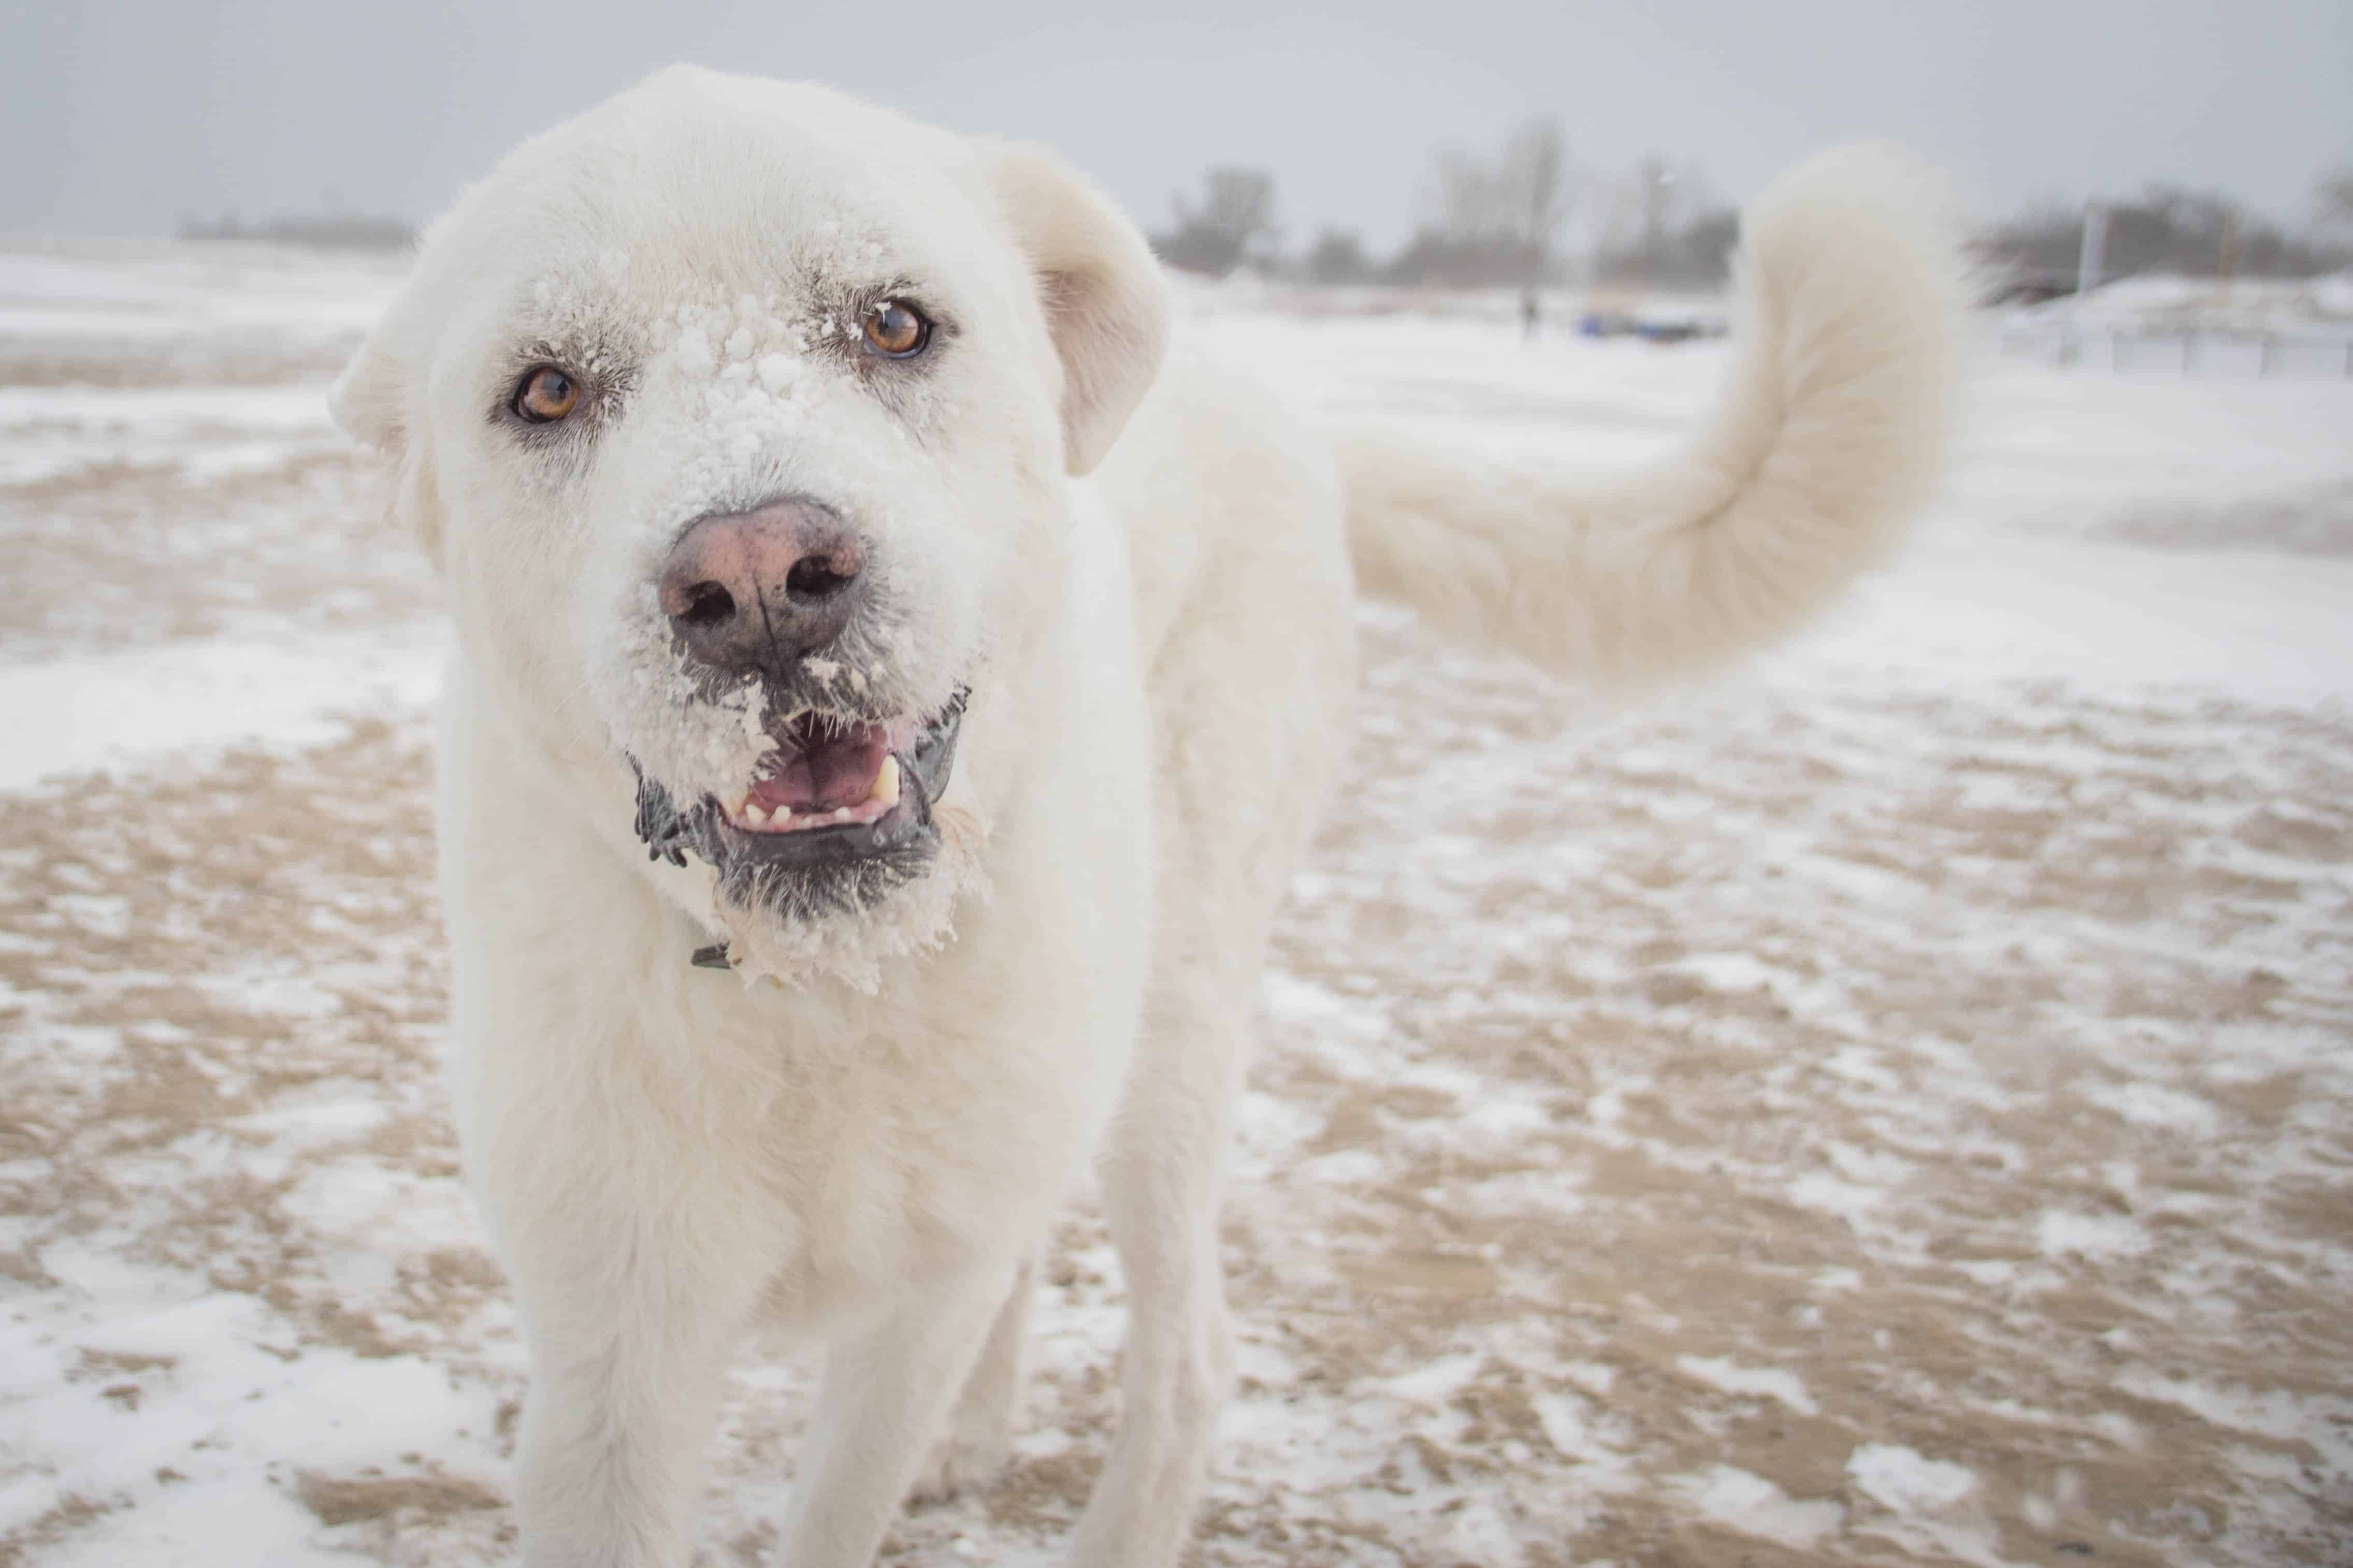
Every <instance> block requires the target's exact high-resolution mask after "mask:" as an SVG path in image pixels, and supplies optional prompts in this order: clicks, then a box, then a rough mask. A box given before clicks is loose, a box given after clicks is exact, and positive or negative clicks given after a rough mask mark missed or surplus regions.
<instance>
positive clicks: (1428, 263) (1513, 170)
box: [1388, 120, 1570, 288]
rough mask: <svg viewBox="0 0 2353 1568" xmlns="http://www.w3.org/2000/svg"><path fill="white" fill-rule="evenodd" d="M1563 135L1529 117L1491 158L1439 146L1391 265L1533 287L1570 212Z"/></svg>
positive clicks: (1546, 270)
mask: <svg viewBox="0 0 2353 1568" xmlns="http://www.w3.org/2000/svg"><path fill="white" fill-rule="evenodd" d="M1569 201H1570V193H1569V185H1568V139H1567V136H1566V135H1565V134H1564V133H1563V132H1562V131H1561V128H1560V125H1559V122H1558V121H1551V120H1532V121H1527V122H1525V124H1523V125H1521V126H1520V127H1519V128H1518V129H1517V130H1515V131H1514V132H1512V133H1511V135H1510V136H1509V137H1508V138H1506V139H1505V141H1504V145H1503V147H1502V149H1501V150H1500V151H1499V152H1498V153H1495V154H1494V155H1493V156H1492V157H1490V156H1483V155H1481V154H1479V153H1465V152H1462V151H1461V150H1459V149H1452V148H1448V149H1441V150H1440V152H1439V153H1437V154H1436V155H1435V156H1434V157H1433V158H1432V160H1431V165H1430V185H1429V187H1428V190H1427V194H1426V195H1425V196H1424V200H1423V205H1424V207H1425V209H1426V211H1427V213H1428V216H1426V217H1425V218H1424V219H1423V221H1422V224H1421V226H1420V227H1419V228H1418V229H1417V230H1416V231H1415V233H1414V237H1413V238H1412V239H1411V240H1410V241H1409V242H1408V244H1407V246H1406V248H1405V250H1404V251H1403V253H1401V254H1400V255H1399V256H1398V258H1397V259H1396V260H1395V261H1393V262H1391V263H1390V265H1389V268H1388V270H1389V273H1390V276H1391V277H1392V278H1393V279H1395V280H1397V281H1398V282H1401V283H1451V284H1458V285H1471V286H1488V287H1493V286H1494V285H1498V284H1511V285H1515V286H1519V287H1524V288H1525V287H1531V286H1533V285H1535V284H1536V283H1539V282H1542V281H1544V280H1546V279H1547V278H1548V277H1550V276H1551V274H1552V272H1553V269H1554V257H1553V244H1554V241H1555V239H1556V237H1557V236H1558V234H1559V232H1560V226H1561V224H1562V223H1563V222H1564V221H1566V220H1567V216H1568V212H1569Z"/></svg>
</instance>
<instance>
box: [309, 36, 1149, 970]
mask: <svg viewBox="0 0 2353 1568" xmlns="http://www.w3.org/2000/svg"><path fill="white" fill-rule="evenodd" d="M1165 313H1166V312H1165V303H1164V300H1163V295H1162V285H1161V283H1160V279H1159V276H1158V273H1157V270H1156V268H1155V267H1154V266H1153V264H1152V262H1151V260H1150V257H1149V254H1148V252H1147V251H1145V248H1144V246H1143V243H1142V240H1141V239H1140V237H1138V236H1137V235H1136V234H1135V231H1134V228H1133V227H1132V226H1130V225H1128V224H1127V223H1126V221H1125V220H1124V219H1123V218H1121V217H1119V216H1117V215H1116V214H1115V213H1114V212H1113V211H1112V210H1111V209H1110V208H1109V207H1108V206H1107V205H1105V204H1104V203H1103V202H1102V200H1101V199H1100V198H1099V197H1097V196H1095V195H1093V194H1092V192H1090V191H1089V190H1088V189H1087V188H1086V187H1085V186H1084V185H1083V184H1081V183H1080V182H1078V181H1077V180H1076V179H1075V178H1074V177H1073V176H1071V174H1068V173H1067V172H1066V171H1064V170H1063V169H1061V168H1060V166H1059V165H1058V164H1056V163H1053V162H1052V161H1051V160H1050V159H1048V158H1046V157H1045V156H1043V155H1042V154H1039V153H1034V152H1029V151H1027V150H1023V149H1019V148H1013V147H1008V146H1004V145H1001V144H997V143H989V142H974V141H970V140H967V139H964V138H959V137H954V136H950V135H947V134H945V133H943V132H934V131H930V130H926V129H924V128H922V127H919V126H915V125H913V124H910V123H908V122H907V121H903V120H901V119H899V118H898V117H896V116H893V115H891V114H888V113H886V112H883V111H881V110H874V109H871V108H870V107H867V106H865V105H862V104H859V103H856V102H854V101H852V100H848V99H845V98H842V97H840V96H839V95H837V94H834V93H831V92H828V91H826V90H824V89H816V88H809V87H803V86H788V85H785V84H779V83H772V82H763V81H756V80H752V79H744V78H734V77H726V76H720V75H715V74H713V73H710V72H704V71H696V70H690V69H683V68H681V69H673V70H670V71H665V72H663V73H661V74H660V75H659V76H657V77H655V78H653V79H650V80H649V81H648V82H646V83H645V84H643V85H641V86H639V87H638V88H637V89H633V90H631V91H629V92H628V93H625V94H622V95H621V96H620V97H618V98H617V99H614V100H610V101H609V102H607V103H606V104H604V105H602V106H600V107H599V108H597V109H596V110H591V111H589V112H588V113H587V114H586V115H583V116H581V117H580V118H579V119H577V120H575V121H570V122H568V123H566V124H565V125H562V126H559V127H557V128H556V129H554V131H551V132H546V133H545V134H543V135H542V136H540V137H539V138H537V139H535V140H533V141H532V142H527V143H525V144H524V145H523V146H522V148H521V149H519V150H518V151H517V152H516V153H514V154H512V156H511V157H509V158H508V159H507V161H506V162H505V163H502V164H501V166H500V167H499V168H498V169H497V170H496V171H495V172H494V173H493V174H491V176H490V177H489V179H487V180H486V181H484V182H483V183H482V184H480V185H478V186H476V187H474V188H473V189H471V190H470V191H469V192H468V193H467V194H466V195H465V196H464V197H463V198H461V199H460V201H459V203H458V205H457V206H456V207H455V209H454V210H452V211H451V212H450V213H449V214H448V215H447V216H445V217H443V218H442V219H441V220H440V222H439V223H438V224H437V225H436V226H434V228H433V229H432V230H431V231H430V233H429V235H428V237H427V243H426V246H425V249H424V252H423V255H422V256H421V258H420V259H419V262H418V265H417V270H416V273H415V275H414V277H413V278H412V279H411V280H410V282H409V284H408V286H407V288H406V291H405V293H404V294H403V296H402V297H401V299H400V300H398V301H397V302H396V304H395V306H394V307H393V309H392V310H391V312H390V313H389V315H388V316H387V318H386V320H385V323H384V325H383V326H382V327H381V328H379V330H378V331H377V332H376V334H375V337H374V338H373V339H372V340H371V341H370V342H369V343H368V344H367V345H366V346H365V347H364V349H363V350H362V351H361V353H360V354H359V355H358V356H357V358H355V359H354V361H353V363H352V365H351V367H350V368H349V369H348V370H347V371H346V372H345V374H344V376H343V380H342V381H341V382H340V383H339V384H338V385H337V387H336V390H335V394H334V403H335V408H336V413H337V416H338V418H339V419H340V420H341V421H342V423H343V425H344V426H345V427H346V428H347V429H349V430H351V431H352V432H353V434H354V435H356V436H358V437H361V438H362V439H363V440H365V441H367V442H369V443H371V444H373V445H375V446H378V447H384V448H385V449H387V450H389V451H391V452H393V453H394V454H396V457H397V458H398V460H399V478H398V480H397V486H396V497H397V500H396V504H397V506H398V508H399V509H400V510H404V511H406V513H407V514H408V515H409V516H410V518H411V519H412V521H414V523H415V525H416V526H417V528H418V529H419V531H420V532H421V533H422V535H423V536H424V538H425V539H426V542H427V548H428V549H429V550H430V551H431V552H433V553H434V555H435V556H436V558H437V561H438V563H439V565H440V567H441V569H442V571H443V574H444V575H445V576H446V578H447V579H448V584H449V587H450V595H451V601H452V605H453V608H454V610H455V613H456V615H457V617H458V621H459V634H460V638H461V645H462V647H463V649H464V654H465V658H467V660H468V664H469V669H470V671H471V670H474V669H477V668H481V669H486V670H487V671H488V672H489V675H488V679H489V681H490V683H491V687H492V689H494V692H495V695H496V697H497V699H498V700H500V701H501V703H502V705H504V706H507V707H510V708H512V721H513V722H514V723H515V725H516V726H517V727H518V728H519V729H521V730H522V731H524V732H525V733H527V734H528V735H529V737H530V738H531V740H532V741H533V742H534V743H535V744H537V745H538V746H539V747H540V748H541V749H542V750H543V752H546V753H547V755H548V757H549V759H550V760H551V762H552V763H554V765H555V766H556V767H557V768H559V769H561V770H566V771H580V770H586V771H588V772H590V773H595V772H596V771H598V770H604V771H606V772H607V773H609V772H611V771H614V770H626V771H628V773H631V774H632V775H633V777H634V780H635V782H636V785H637V795H638V820H637V824H636V826H637V830H638V834H639V835H640V836H641V837H644V838H645V839H646V840H647V842H648V843H649V844H650V845H651V846H652V847H653V849H654V851H655V852H656V853H657V854H660V855H664V856H667V857H669V858H672V859H674V860H677V861H680V862H681V863H684V861H685V860H686V858H687V857H689V856H691V857H694V858H696V859H698V860H700V861H702V862H704V863H707V864H708V865H709V867H710V868H712V872H713V873H714V877H713V890H714V894H715V898H716V903H717V912H718V914H719V917H720V919H721V920H722V921H723V923H724V924H725V925H726V926H727V927H728V929H729V931H731V933H732V934H733V936H734V937H735V938H736V939H737V942H738V946H739V951H741V952H748V953H750V954H752V955H754V956H757V957H759V958H760V959H762V961H763V966H764V967H766V968H769V969H773V970H785V969H789V968H791V967H792V966H794V965H795V964H797V963H806V962H812V961H813V962H827V955H828V953H829V952H830V953H834V954H835V955H836V956H837V957H839V956H842V955H841V954H840V953H839V952H838V950H839V949H841V948H842V947H843V944H844V942H845V941H846V940H849V941H850V944H851V945H852V946H854V947H856V948H858V949H859V951H858V952H853V953H850V954H849V955H848V962H849V963H852V964H866V965H870V966H871V960H872V958H873V957H875V956H877V955H878V951H877V950H887V949H889V948H891V947H892V946H894V945H895V946H903V945H906V944H908V943H912V942H923V941H929V940H933V939H934V938H935V937H936V936H937V935H938V934H939V931H941V929H943V927H944V921H945V918H946V913H947V908H948V903H949V900H950V896H951V893H952V890H953V886H954V884H955V881H956V879H957V877H958V874H959V873H960V872H961V871H963V870H965V869H968V868H969V867H968V861H969V858H970V856H971V854H972V853H973V852H974V851H975V847H976V843H977V841H978V839H979V838H980V837H982V836H983V834H984V832H985V824H986V822H987V816H988V811H989V805H990V802H989V801H988V799H987V798H986V795H987V789H988V788H989V787H990V785H989V781H987V780H983V781H981V782H980V783H977V784H972V783H966V782H965V781H960V780H958V779H957V778H956V777H955V773H954V771H953V770H954V766H955V756H956V751H957V746H956V742H957V739H958V727H959V725H960V723H961V722H962V718H963V714H964V711H965V705H966V700H967V697H968V696H969V695H970V694H972V693H974V692H975V691H976V690H977V691H980V692H983V693H992V692H993V690H994V689H995V687H996V685H997V683H1001V682H1003V681H1005V680H1008V679H1018V669H1019V668H1021V663H1022V659H1023V657H1024V647H1025V643H1026V642H1027V640H1028V638H1029V637H1030V636H1031V635H1032V634H1033V632H1034V631H1035V629H1036V628H1038V627H1039V626H1043V625H1045V624H1048V622H1049V621H1050V618H1051V616H1052V615H1053V613H1054V610H1055V606H1054V605H1053V603H1052V596H1053V595H1056V594H1058V593H1060V591H1061V585H1062V583H1063V581H1064V579H1065V576H1066V574H1065V573H1064V572H1063V571H1062V569H1061V564H1062V560H1063V552H1064V548H1065V538H1064V533H1065V531H1066V530H1067V528H1068V527H1069V526H1070V523H1069V516H1068V510H1067V506H1066V498H1065V495H1064V491H1063V485H1064V479H1063V476H1064V475H1065V473H1083V472H1085V471H1086V470H1087V469H1088V468H1092V466H1093V464H1094V462H1095V461H1096V460H1098V459H1099V458H1100V457H1101V456H1102V454H1103V451H1104V450H1105V449H1106V448H1107V447H1109V445H1110V443H1111V441H1112V439H1113V437H1115V435H1116V434H1117V431H1118V429H1119V426H1121V424H1122V423H1123V422H1124V419H1125V418H1126V416H1127V414H1128V413H1129V412H1130V410H1131V409H1132V408H1133V407H1134V403H1135V401H1136V399H1137V398H1138V397H1140V396H1141V395H1142V394H1143V391H1144V389H1145V386H1146V385H1147V384H1148V383H1149V381H1150V379H1151V377H1152V375H1153V374H1154V372H1155V369H1156V367H1157V363H1158V360H1159V355H1160V352H1161V346H1162V343H1163V342H1164V339H1165V334H1166V326H1165ZM1008 700H1009V701H1010V702H1012V703H1017V704H1018V700H1019V699H1018V694H1016V695H1013V696H1011V697H1010V698H1009V699H1008ZM975 706H976V709H977V710H979V711H981V712H984V713H985V712H986V711H987V710H988V709H989V707H990V706H991V704H990V703H988V702H976V704H975ZM598 782H599V783H600V784H609V781H608V780H600V781H598ZM612 793H613V792H612V791H611V789H610V788H609V787H606V788H602V789H596V788H591V789H584V790H583V791H582V796H581V798H583V799H584V800H596V801H600V802H601V801H603V800H605V799H608V798H610V796H611V795H612ZM951 820H952V821H953V822H954V823H955V824H956V825H957V827H956V829H955V830H954V831H947V832H944V827H945V826H947V824H948V823H949V822H950V821H951ZM944 845H947V846H948V847H949V848H950V850H952V851H953V852H945V853H944ZM921 889H928V892H929V896H928V897H926V896H923V893H922V891H920V890H921ZM845 933H850V934H849V937H845ZM852 939H854V940H852Z"/></svg>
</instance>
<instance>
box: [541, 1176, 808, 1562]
mask: <svg viewBox="0 0 2353 1568" xmlns="http://www.w3.org/2000/svg"><path fill="white" fill-rule="evenodd" d="M605 1196H606V1198H607V1199H608V1200H613V1201H608V1202H607V1203H601V1204H600V1203H592V1202H587V1201H582V1202H578V1203H575V1204H573V1205H567V1208H566V1210H565V1214H564V1220H565V1224H564V1225H563V1226H561V1227H560V1228H558V1227H556V1226H544V1227H541V1228H539V1229H537V1230H536V1231H534V1232H533V1234H532V1236H531V1240H530V1244H529V1245H528V1246H527V1247H523V1248H522V1249H521V1250H520V1252H519V1253H518V1255H517V1256H515V1257H513V1258H510V1259H509V1267H510V1268H511V1269H512V1271H513V1273H514V1275H515V1284H516V1289H517V1293H518V1295H519V1296H520V1298H521V1300H522V1307H523V1320H524V1327H525V1331H526V1334H527V1336H528V1339H529V1342H530V1349H531V1388H530V1391H529V1394H528V1395H527V1396H526V1398H525V1400H524V1402H523V1419H522V1433H521V1440H520V1443H519V1452H518V1454H517V1471H518V1475H517V1481H518V1487H517V1494H516V1506H517V1511H518V1513H519V1514H520V1516H521V1522H522V1560H523V1562H524V1563H525V1564H526V1568H683V1565H684V1564H685V1563H686V1562H687V1559H688V1556H689V1531H690V1527H691V1520H692V1516H693V1504H694V1501H695V1493H696V1491H697V1482H698V1480H699V1479H700V1478H701V1476H702V1464H703V1458H704V1449H705V1447H707V1444H708V1441H709V1434H710V1424H711V1416H712V1404H713V1402H714V1400H715V1399H716V1397H717V1394H718V1390H719V1385H720V1383H721V1380H722V1378H723V1375H724V1373H725V1369H726V1363H727V1358H728V1354H729V1352H730V1351H731V1350H732V1349H733V1346H734V1344H735V1342H736V1341H737V1339H738V1337H739V1336H740V1334H741V1332H742V1331H743V1329H744V1324H745V1323H746V1321H748V1320H749V1318H750V1316H751V1313H752V1310H753V1308H754V1303H755V1302H756V1300H757V1298H758V1294H759V1290H760V1288H761V1285H762V1283H763V1281H764V1279H765V1277H766V1274H767V1272H768V1268H769V1259H768V1258H767V1257H766V1255H765V1251H764V1249H762V1248H760V1247H756V1246H753V1245H747V1244H743V1243H742V1242H740V1241H739V1242H737V1243H736V1244H733V1245H723V1244H722V1243H723V1241H724V1240H725V1238H723V1237H717V1236H714V1235H713V1234H712V1231H711V1229H710V1227H709V1226H707V1225H697V1224H696V1223H694V1222H693V1221H692V1220H691V1219H689V1218H687V1217H686V1216H683V1215H680V1214H677V1213H669V1214H661V1213H655V1212H640V1211H639V1210H638V1209H637V1208H635V1207H633V1206H632V1205H629V1204H628V1202H627V1201H626V1199H619V1198H617V1194H605Z"/></svg>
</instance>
